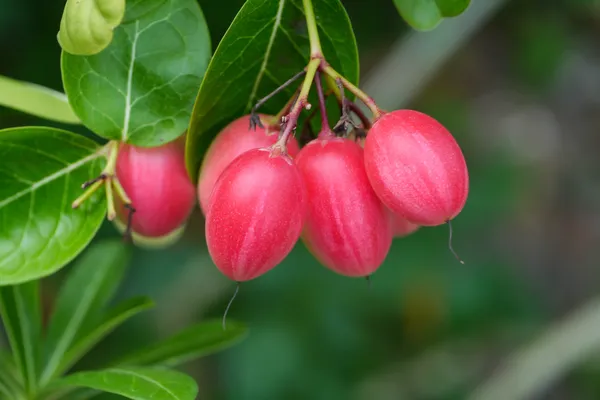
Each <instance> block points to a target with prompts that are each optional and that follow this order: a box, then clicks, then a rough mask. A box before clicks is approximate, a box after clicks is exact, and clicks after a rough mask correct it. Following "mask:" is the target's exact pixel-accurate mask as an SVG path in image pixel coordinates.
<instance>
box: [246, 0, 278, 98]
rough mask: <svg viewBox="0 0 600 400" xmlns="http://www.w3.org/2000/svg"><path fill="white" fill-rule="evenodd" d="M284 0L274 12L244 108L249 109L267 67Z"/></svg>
mask: <svg viewBox="0 0 600 400" xmlns="http://www.w3.org/2000/svg"><path fill="white" fill-rule="evenodd" d="M285 1H286V0H279V8H278V9H277V14H275V22H274V23H273V29H272V30H271V36H270V37H269V42H268V43H267V49H266V50H265V57H264V58H263V62H262V64H261V65H260V70H259V71H258V74H256V79H255V80H254V86H253V87H252V91H251V92H250V96H249V97H248V104H246V109H250V107H252V100H253V99H254V96H256V92H257V91H258V86H259V85H260V82H261V81H262V77H263V74H264V73H265V70H266V69H267V64H268V63H269V57H270V55H271V50H272V48H273V43H274V42H275V38H276V37H277V30H278V29H279V27H280V26H281V16H282V15H283V8H284V6H285Z"/></svg>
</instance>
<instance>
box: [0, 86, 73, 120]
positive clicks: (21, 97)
mask: <svg viewBox="0 0 600 400" xmlns="http://www.w3.org/2000/svg"><path fill="white" fill-rule="evenodd" d="M0 105H2V106H5V107H9V108H13V109H15V110H18V111H23V112H25V113H28V114H31V115H35V116H36V117H41V118H45V119H49V120H51V121H57V122H63V123H66V124H79V123H80V121H79V118H78V117H77V115H75V113H74V112H73V109H71V105H70V104H69V100H68V99H67V96H65V94H64V93H61V92H57V91H55V90H52V89H50V88H47V87H44V86H40V85H36V84H34V83H30V82H23V81H18V80H15V79H11V78H7V77H6V76H1V75H0Z"/></svg>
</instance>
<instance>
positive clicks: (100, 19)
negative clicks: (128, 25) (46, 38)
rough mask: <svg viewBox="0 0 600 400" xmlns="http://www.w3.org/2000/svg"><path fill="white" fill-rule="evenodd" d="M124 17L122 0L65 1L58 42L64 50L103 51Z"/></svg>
mask: <svg viewBox="0 0 600 400" xmlns="http://www.w3.org/2000/svg"><path fill="white" fill-rule="evenodd" d="M124 15H125V0H67V4H65V10H64V11H63V15H62V19H61V20H60V30H59V31H58V42H59V43H60V46H61V47H62V48H63V50H65V51H67V52H69V53H71V54H78V55H91V54H96V53H99V52H101V51H102V50H104V49H105V48H106V47H107V46H108V45H109V44H110V42H111V40H112V38H113V30H114V29H115V28H116V27H117V26H118V25H119V24H120V23H121V20H122V19H123V16H124Z"/></svg>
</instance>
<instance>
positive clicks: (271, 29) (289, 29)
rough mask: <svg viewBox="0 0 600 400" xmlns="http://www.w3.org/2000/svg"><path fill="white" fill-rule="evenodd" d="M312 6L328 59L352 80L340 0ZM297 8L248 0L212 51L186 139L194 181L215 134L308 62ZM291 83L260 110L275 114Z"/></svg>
mask: <svg viewBox="0 0 600 400" xmlns="http://www.w3.org/2000/svg"><path fill="white" fill-rule="evenodd" d="M313 6H314V11H315V15H316V18H317V25H318V30H319V34H320V38H321V45H322V47H323V53H324V54H325V57H326V58H327V61H328V62H329V63H330V64H331V65H332V66H333V67H334V68H335V69H336V70H338V71H339V72H340V73H341V74H343V75H344V76H345V77H346V78H347V79H349V80H350V81H352V82H354V83H356V82H357V81H358V68H359V66H358V51H357V49H356V41H355V38H354V33H353V31H352V26H351V24H350V20H349V19H348V16H347V14H346V11H345V10H344V7H343V6H342V4H341V3H340V1H339V0H318V1H313ZM302 10H303V8H302V1H301V0H248V1H246V3H245V4H244V6H243V7H242V9H241V10H240V11H239V13H238V14H237V16H236V17H235V19H234V21H233V22H232V24H231V26H230V27H229V30H228V31H227V33H226V34H225V36H224V37H223V39H222V40H221V42H220V43H219V46H218V48H217V50H216V51H215V54H214V56H213V58H212V60H211V62H210V64H209V67H208V70H207V71H206V77H205V78H204V80H203V81H202V85H201V87H200V91H199V93H198V97H197V99H196V103H195V105H194V112H193V115H192V120H191V121H190V127H189V129H188V136H187V144H186V164H187V168H188V173H189V174H190V176H192V177H193V179H194V180H195V179H196V177H197V174H198V168H199V166H200V163H201V161H202V157H203V156H204V153H205V152H206V149H207V148H208V146H209V145H210V142H211V141H212V140H213V139H214V137H215V136H216V134H217V133H218V132H219V131H220V130H221V129H222V128H223V127H224V126H225V125H226V124H228V123H229V122H231V121H232V120H234V119H235V118H237V117H240V116H242V115H243V114H246V113H248V112H249V111H250V109H251V108H252V106H253V105H254V104H253V103H255V102H256V101H257V100H258V99H260V98H261V97H263V96H265V95H267V94H268V93H270V92H271V91H272V90H274V89H275V88H276V87H278V86H279V85H281V84H282V83H284V82H285V81H286V80H288V79H289V78H290V77H292V76H293V75H295V74H296V73H297V72H299V71H301V70H302V69H303V68H304V67H305V66H306V64H307V63H308V60H309V54H310V52H309V43H308V36H307V33H306V22H305V17H304V14H303V11H302ZM296 87H297V85H292V86H291V87H289V88H288V89H287V90H285V91H284V92H283V93H282V94H280V95H278V96H276V97H274V98H273V99H271V101H269V103H267V104H266V105H265V106H264V107H263V108H261V110H260V111H261V112H266V113H271V114H275V113H277V112H278V111H279V110H280V109H281V108H282V107H283V106H284V104H285V103H286V102H287V101H288V99H289V98H291V96H292V95H293V93H294V91H295V90H296Z"/></svg>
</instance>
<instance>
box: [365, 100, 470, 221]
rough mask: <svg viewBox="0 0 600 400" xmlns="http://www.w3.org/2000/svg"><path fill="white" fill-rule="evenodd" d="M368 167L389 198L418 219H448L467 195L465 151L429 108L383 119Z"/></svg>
mask: <svg viewBox="0 0 600 400" xmlns="http://www.w3.org/2000/svg"><path fill="white" fill-rule="evenodd" d="M365 167H366V170H367V175H368V177H369V181H370V182H371V185H372V186H373V190H375V193H377V195H378V196H379V198H380V199H381V200H382V201H383V202H384V204H385V205H386V206H387V207H388V208H390V210H392V212H394V213H396V214H397V215H399V216H402V217H404V218H406V219H407V220H409V221H411V222H413V223H416V224H419V225H425V226H435V225H440V224H443V223H445V222H448V221H449V220H451V219H453V218H454V217H456V216H457V215H458V213H460V211H461V210H462V209H463V207H464V205H465V202H466V201H467V195H468V192H469V175H468V171H467V165H466V162H465V159H464V156H463V154H462V151H461V150H460V147H459V146H458V144H457V143H456V140H455V139H454V137H453V136H452V135H451V134H450V132H448V131H447V130H446V128H444V127H443V126H442V125H441V124H440V123H439V122H437V121H436V120H435V119H433V118H431V117H430V116H428V115H425V114H423V113H420V112H417V111H412V110H397V111H393V112H390V113H388V114H385V115H383V116H382V117H381V118H380V119H379V120H377V121H376V122H375V123H374V124H373V127H372V128H371V129H370V131H369V134H368V135H367V139H366V141H365Z"/></svg>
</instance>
